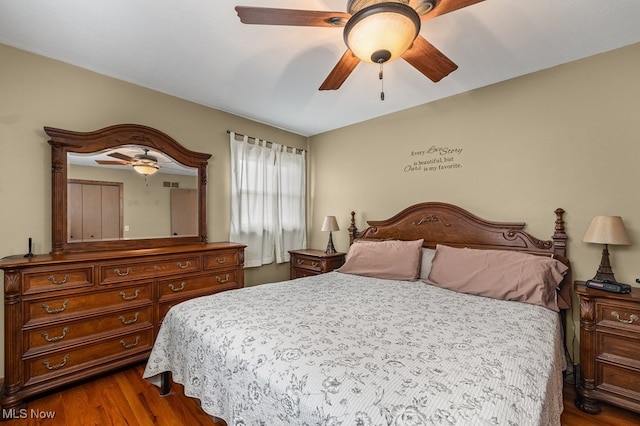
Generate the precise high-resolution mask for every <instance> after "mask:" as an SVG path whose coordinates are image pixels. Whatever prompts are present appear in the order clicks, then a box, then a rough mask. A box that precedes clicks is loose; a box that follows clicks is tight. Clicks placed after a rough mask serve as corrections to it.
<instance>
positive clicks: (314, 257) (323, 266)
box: [289, 249, 346, 280]
mask: <svg viewBox="0 0 640 426" xmlns="http://www.w3.org/2000/svg"><path fill="white" fill-rule="evenodd" d="M289 254H290V255H291V260H290V268H289V269H290V270H289V272H290V274H289V278H290V279H292V280H293V279H295V278H302V277H308V276H310V275H319V274H324V273H327V272H331V271H333V270H334V269H338V268H339V267H341V266H342V265H343V264H344V260H345V255H346V254H345V253H325V252H324V251H322V250H313V249H307V250H289Z"/></svg>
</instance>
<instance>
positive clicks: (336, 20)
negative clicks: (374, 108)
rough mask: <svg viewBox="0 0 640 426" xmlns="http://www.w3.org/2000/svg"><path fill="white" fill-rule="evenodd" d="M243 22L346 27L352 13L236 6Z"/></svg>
mask: <svg viewBox="0 0 640 426" xmlns="http://www.w3.org/2000/svg"><path fill="white" fill-rule="evenodd" d="M236 12H238V16H239V17H240V22H242V23H243V24H258V25H294V26H303V27H344V25H345V24H346V23H347V21H348V20H349V18H350V17H351V15H349V14H348V13H345V12H324V11H319V10H297V9H274V8H268V7H249V6H236Z"/></svg>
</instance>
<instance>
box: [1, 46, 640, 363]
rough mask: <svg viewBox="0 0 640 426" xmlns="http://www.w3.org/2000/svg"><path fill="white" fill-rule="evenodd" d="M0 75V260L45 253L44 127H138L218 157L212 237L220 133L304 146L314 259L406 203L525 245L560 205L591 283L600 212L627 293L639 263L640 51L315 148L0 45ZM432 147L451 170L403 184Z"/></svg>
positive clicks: (396, 118)
mask: <svg viewBox="0 0 640 426" xmlns="http://www.w3.org/2000/svg"><path fill="white" fill-rule="evenodd" d="M0 63H2V67H0V200H2V209H0V223H1V224H2V225H0V226H2V229H1V232H0V257H3V256H7V255H11V254H16V253H24V252H26V248H27V247H26V246H27V239H28V238H29V237H32V238H33V239H34V245H35V252H37V253H46V252H48V251H49V250H50V247H51V229H50V228H51V219H50V212H51V207H50V196H51V194H50V192H51V191H50V153H49V145H48V144H47V143H46V141H47V137H46V135H45V133H44V132H43V130H42V127H43V126H52V127H59V128H64V129H71V130H95V129H99V128H102V127H105V126H108V125H112V124H117V123H138V124H144V125H148V126H151V127H155V128H158V129H159V130H162V131H163V132H165V133H167V134H169V135H170V136H172V137H173V138H175V139H176V140H178V141H180V142H182V143H183V144H184V145H185V146H186V147H187V148H189V149H192V150H195V151H202V152H208V153H211V154H212V155H213V158H212V160H211V162H210V166H209V192H208V221H209V222H208V223H209V226H208V228H209V229H208V233H209V237H210V240H212V241H213V240H225V239H227V238H228V229H229V193H228V192H229V166H228V163H229V161H228V160H229V152H228V136H227V134H226V132H225V131H226V130H227V129H230V130H235V131H238V132H241V133H246V134H249V135H255V136H259V137H261V138H265V139H268V140H271V141H276V142H279V143H283V144H286V145H290V146H295V147H300V148H305V147H306V145H307V142H308V145H309V159H310V164H309V170H310V188H309V195H310V211H309V216H310V218H309V219H310V220H309V227H310V238H309V240H310V246H311V247H315V248H324V247H325V245H326V242H327V235H326V233H323V232H320V231H319V228H320V225H321V221H322V218H323V217H324V216H325V215H328V214H332V215H336V216H338V219H339V222H340V226H341V229H343V230H342V231H339V232H336V233H334V241H335V244H336V248H337V249H339V250H346V249H347V244H348V243H347V241H348V237H347V234H346V232H345V231H344V230H345V229H346V228H347V227H348V225H349V223H348V221H349V212H350V211H351V210H355V211H356V212H357V216H356V218H357V220H358V223H359V225H360V226H362V225H363V224H364V221H365V220H368V219H384V218H387V217H389V216H390V215H392V214H394V213H396V212H397V211H398V210H399V209H401V208H403V207H406V206H408V205H410V204H413V203H416V202H421V201H428V200H433V201H444V202H450V203H454V204H458V205H460V206H462V207H464V208H466V209H468V210H470V211H471V212H473V213H476V214H477V215H479V216H482V217H485V218H487V219H492V220H509V221H511V220H524V221H526V222H527V223H528V230H529V231H530V232H531V233H533V235H535V236H538V237H540V238H548V237H550V236H551V234H552V233H553V220H554V215H553V210H554V209H555V208H556V207H562V208H564V209H565V210H566V211H567V214H566V216H565V220H566V222H567V230H568V233H569V236H570V238H571V239H570V241H569V255H570V257H571V259H572V261H573V263H574V276H575V278H577V279H587V278H590V277H591V276H592V275H593V274H594V272H595V270H596V269H597V265H598V263H599V260H600V251H601V248H600V247H598V246H595V245H588V244H583V243H582V242H581V239H582V235H583V233H584V231H585V230H586V227H587V225H588V223H589V221H590V219H591V217H592V216H594V215H602V214H615V215H621V216H622V217H623V219H624V220H625V224H626V225H627V228H628V230H629V233H630V236H631V239H632V242H633V244H634V245H632V246H630V247H611V250H610V251H611V256H612V264H613V267H614V270H615V272H616V277H617V278H618V279H619V280H621V281H625V282H629V283H631V282H633V281H634V280H635V278H636V277H637V276H639V275H640V274H638V271H637V270H635V262H634V261H635V260H636V259H637V253H638V245H639V244H640V218H639V217H638V212H639V211H640V208H639V207H640V206H639V204H640V201H639V197H638V196H637V191H636V190H635V187H636V180H637V176H638V174H637V171H636V169H635V167H636V166H637V159H638V158H640V143H639V141H638V138H639V136H638V134H640V132H639V130H640V129H639V128H638V127H639V125H638V124H637V118H636V117H635V115H637V107H636V105H637V100H638V99H640V84H639V83H640V81H639V77H638V73H637V70H638V69H640V44H638V45H634V46H630V47H627V48H624V49H620V50H617V51H613V52H610V53H606V54H603V55H599V56H596V57H592V58H588V59H585V60H582V61H577V62H574V63H571V64H567V65H564V66H560V67H556V68H553V69H550V70H544V71H541V72H538V73H535V74H532V75H529V76H525V77H521V78H518V79H514V80H512V81H508V82H505V83H500V84H497V85H494V86H491V87H487V88H483V89H479V90H476V91H473V92H470V93H466V94H462V95H459V96H456V97H453V98H450V99H446V100H442V101H439V102H434V103H432V104H428V105H423V106H420V107H416V108H413V109H409V110H406V111H403V112H400V113H396V114H391V115H388V116H385V117H382V118H379V119H376V120H372V121H370V122H366V123H361V124H357V125H354V126H350V127H346V128H343V129H338V130H335V131H331V132H328V133H324V134H321V135H317V136H315V137H312V138H310V140H309V141H307V140H306V138H303V137H302V136H299V135H295V134H291V133H288V132H285V131H282V130H279V129H275V128H273V127H270V126H267V125H263V124H260V123H256V122H252V121H250V120H246V119H243V118H241V117H238V116H234V115H231V114H227V113H224V112H220V111H216V110H213V109H211V108H207V107H203V106H199V105H195V104H193V103H190V102H186V101H183V100H180V99H177V98H174V97H171V96H167V95H165V94H161V93H158V92H154V91H151V90H148V89H143V88H140V87H138V86H135V85H131V84H127V83H124V82H121V81H118V80H114V79H111V78H107V77H104V76H100V75H98V74H95V73H92V72H89V71H86V70H81V69H79V68H76V67H73V66H70V65H67V64H63V63H60V62H57V61H53V60H49V59H46V58H43V57H40V56H36V55H32V54H29V53H26V52H23V51H19V50H16V49H13V48H9V47H6V46H3V45H0ZM420 90H428V84H427V85H426V87H425V88H421V89H420ZM391 95H392V94H388V96H391ZM432 146H436V147H449V148H453V149H457V150H461V152H459V153H455V154H453V155H446V156H445V157H447V158H451V161H450V162H448V163H449V164H458V165H459V166H460V167H458V168H453V169H445V170H439V171H434V172H430V171H410V172H405V168H406V166H407V165H413V162H414V161H418V160H419V161H424V162H428V161H432V160H434V159H435V158H439V156H438V155H434V154H424V155H413V156H412V151H413V152H420V151H426V150H428V149H429V148H430V147H432ZM443 161H444V160H443ZM437 164H439V163H433V162H432V163H431V164H428V165H427V166H434V165H437ZM446 164H447V163H444V162H443V163H442V165H446ZM422 167H424V166H422ZM287 276H288V265H287V264H283V265H277V266H276V265H271V266H268V267H263V268H259V269H254V270H249V271H247V274H246V277H247V284H248V285H253V284H257V283H262V282H268V281H274V280H278V279H284V278H286V277H287ZM574 318H577V314H576V313H574ZM2 375H3V374H2Z"/></svg>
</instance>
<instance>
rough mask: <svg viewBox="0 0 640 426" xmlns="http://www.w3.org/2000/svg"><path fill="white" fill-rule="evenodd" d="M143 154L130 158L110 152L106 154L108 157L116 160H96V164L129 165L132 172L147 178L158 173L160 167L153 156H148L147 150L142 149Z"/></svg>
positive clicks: (119, 153)
mask: <svg viewBox="0 0 640 426" xmlns="http://www.w3.org/2000/svg"><path fill="white" fill-rule="evenodd" d="M142 150H143V151H144V154H137V155H134V156H133V157H130V156H128V155H126V154H123V153H121V152H111V153H109V154H107V155H108V156H109V157H113V158H116V159H117V160H96V163H98V164H102V165H107V166H109V165H110V166H114V165H118V166H123V165H125V166H126V165H130V166H132V167H133V170H135V171H136V172H138V173H140V174H141V175H144V176H148V175H152V174H154V173H155V172H157V171H158V169H159V168H160V166H159V165H158V158H157V157H154V156H153V155H149V149H147V148H142Z"/></svg>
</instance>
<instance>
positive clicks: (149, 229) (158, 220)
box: [67, 164, 198, 239]
mask: <svg viewBox="0 0 640 426" xmlns="http://www.w3.org/2000/svg"><path fill="white" fill-rule="evenodd" d="M67 179H83V180H94V181H109V182H121V183H122V198H123V203H122V205H123V215H122V216H123V229H124V231H123V238H124V239H138V238H162V237H169V236H171V235H172V229H171V189H172V188H181V189H197V186H198V183H197V178H196V177H194V176H185V175H176V174H165V173H160V172H158V173H156V174H154V175H151V176H147V177H146V178H145V177H144V176H142V175H140V174H138V173H136V172H135V171H133V169H117V168H109V167H88V166H79V165H73V164H68V171H67ZM196 203H197V200H196ZM196 205H197V204H196ZM196 219H197V208H196ZM192 235H197V230H196V232H194V233H193V234H192ZM183 236H184V235H183Z"/></svg>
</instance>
